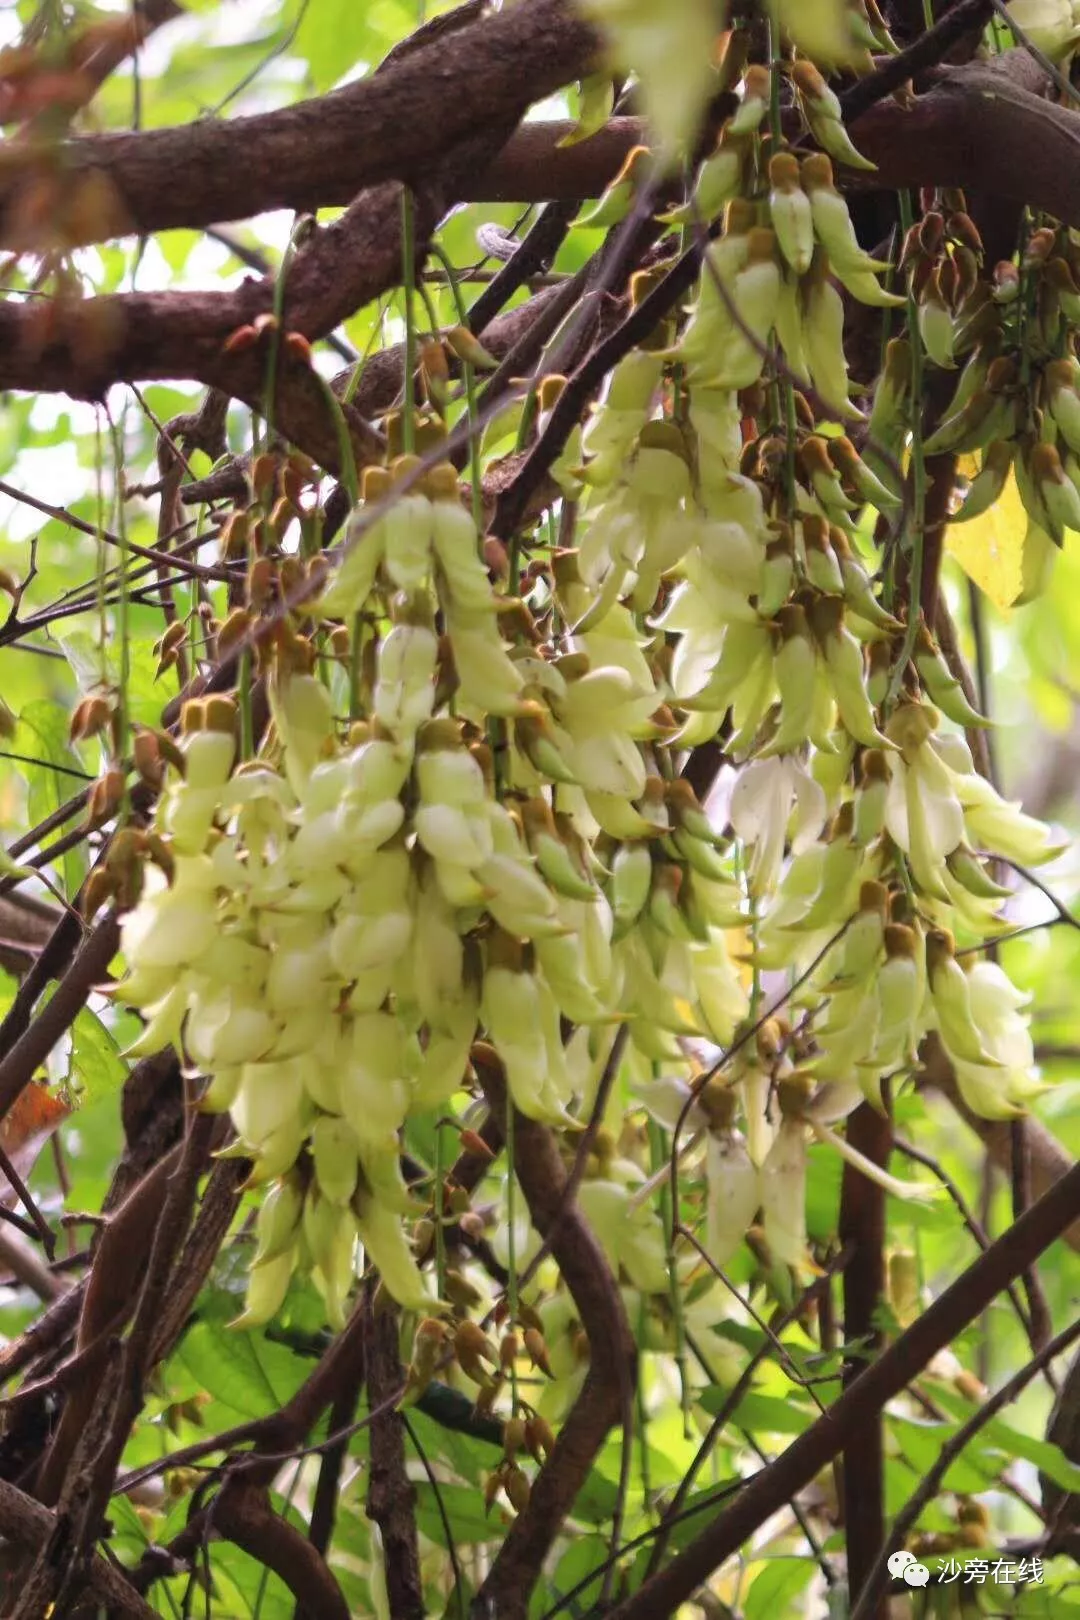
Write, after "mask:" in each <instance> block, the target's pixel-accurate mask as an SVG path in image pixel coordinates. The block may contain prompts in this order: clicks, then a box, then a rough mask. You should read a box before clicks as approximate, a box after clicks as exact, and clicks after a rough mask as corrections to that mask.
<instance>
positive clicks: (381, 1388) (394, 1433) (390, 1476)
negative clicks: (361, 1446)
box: [363, 1285, 424, 1620]
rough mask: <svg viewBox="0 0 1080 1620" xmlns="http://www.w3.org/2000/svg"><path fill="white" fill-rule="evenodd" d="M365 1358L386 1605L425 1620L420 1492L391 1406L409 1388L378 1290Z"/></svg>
mask: <svg viewBox="0 0 1080 1620" xmlns="http://www.w3.org/2000/svg"><path fill="white" fill-rule="evenodd" d="M363 1311H364V1325H365V1333H364V1353H365V1360H366V1379H367V1393H368V1409H369V1411H370V1412H371V1414H372V1416H371V1426H370V1430H369V1433H370V1446H371V1462H370V1467H369V1474H368V1498H367V1514H368V1518H369V1519H372V1520H374V1522H375V1523H376V1524H377V1525H378V1527H379V1531H380V1533H381V1535H382V1544H383V1559H384V1566H385V1570H386V1599H387V1603H388V1605H389V1608H390V1620H424V1587H423V1582H422V1581H421V1579H420V1549H419V1545H418V1543H417V1539H416V1517H415V1514H414V1511H413V1509H414V1504H415V1501H416V1492H415V1490H414V1489H413V1486H412V1482H411V1481H410V1479H409V1476H408V1474H407V1473H406V1470H405V1425H404V1423H403V1421H402V1417H401V1413H400V1412H397V1411H395V1410H394V1407H393V1405H392V1404H391V1405H389V1408H388V1409H387V1410H380V1408H384V1407H387V1403H392V1402H393V1401H394V1400H395V1399H396V1397H397V1394H398V1392H399V1390H400V1389H401V1388H402V1385H403V1384H404V1382H405V1370H404V1368H403V1367H402V1365H401V1357H400V1355H399V1353H398V1315H397V1311H396V1309H395V1308H394V1306H393V1305H392V1304H391V1303H390V1301H389V1300H385V1299H384V1300H380V1301H379V1302H378V1303H376V1301H375V1289H374V1286H373V1285H368V1287H367V1288H366V1289H365V1291H364V1304H363Z"/></svg>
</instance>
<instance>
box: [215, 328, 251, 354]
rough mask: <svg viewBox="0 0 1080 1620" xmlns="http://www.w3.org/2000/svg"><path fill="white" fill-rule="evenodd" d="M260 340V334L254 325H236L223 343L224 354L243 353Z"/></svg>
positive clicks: (222, 350)
mask: <svg viewBox="0 0 1080 1620" xmlns="http://www.w3.org/2000/svg"><path fill="white" fill-rule="evenodd" d="M258 341H259V334H258V332H257V331H256V330H255V328H254V327H253V326H235V327H234V328H233V330H232V331H231V332H230V333H229V335H228V337H227V338H226V339H225V341H224V343H222V345H221V352H222V353H223V354H243V353H244V352H245V350H247V349H253V348H254V347H255V345H256V344H257V343H258Z"/></svg>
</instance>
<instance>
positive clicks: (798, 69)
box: [789, 56, 828, 101]
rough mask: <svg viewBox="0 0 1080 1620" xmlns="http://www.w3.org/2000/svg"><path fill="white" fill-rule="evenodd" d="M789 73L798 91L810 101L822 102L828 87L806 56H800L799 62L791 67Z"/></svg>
mask: <svg viewBox="0 0 1080 1620" xmlns="http://www.w3.org/2000/svg"><path fill="white" fill-rule="evenodd" d="M789 72H790V74H791V81H792V83H793V84H794V86H795V88H796V90H798V91H799V92H800V93H801V94H802V95H804V96H806V97H807V99H808V100H810V101H820V100H821V97H822V96H823V95H824V94H825V91H826V89H827V88H828V87H827V85H826V83H825V80H824V79H823V78H822V76H821V74H820V73H819V71H818V69H817V68H816V67H815V66H814V64H813V62H810V61H808V60H807V58H806V57H805V56H800V57H799V59H798V61H797V62H794V63H793V64H792V65H791V67H790V69H789Z"/></svg>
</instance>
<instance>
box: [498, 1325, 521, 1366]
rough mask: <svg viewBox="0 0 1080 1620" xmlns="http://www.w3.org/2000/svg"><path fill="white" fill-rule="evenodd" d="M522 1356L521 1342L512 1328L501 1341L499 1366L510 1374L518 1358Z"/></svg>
mask: <svg viewBox="0 0 1080 1620" xmlns="http://www.w3.org/2000/svg"><path fill="white" fill-rule="evenodd" d="M520 1354H521V1340H520V1339H519V1338H518V1336H517V1334H516V1333H515V1332H514V1330H513V1329H512V1328H511V1330H510V1331H509V1332H508V1333H504V1334H503V1336H502V1338H501V1339H500V1340H499V1366H500V1367H501V1368H502V1369H503V1371H504V1372H509V1371H510V1368H511V1367H512V1366H513V1365H514V1362H515V1361H516V1360H517V1358H518V1356H519V1355H520Z"/></svg>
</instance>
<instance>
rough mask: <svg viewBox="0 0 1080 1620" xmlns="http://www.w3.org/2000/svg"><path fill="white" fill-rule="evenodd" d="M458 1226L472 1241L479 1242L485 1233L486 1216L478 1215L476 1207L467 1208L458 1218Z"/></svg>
mask: <svg viewBox="0 0 1080 1620" xmlns="http://www.w3.org/2000/svg"><path fill="white" fill-rule="evenodd" d="M458 1226H459V1227H460V1228H461V1231H462V1232H463V1233H464V1235H465V1236H466V1237H467V1238H468V1239H469V1240H470V1242H473V1243H479V1242H480V1240H481V1238H482V1237H483V1235H484V1217H483V1216H482V1215H478V1214H477V1213H476V1211H475V1209H467V1210H466V1211H465V1213H464V1215H462V1216H460V1217H459V1218H458Z"/></svg>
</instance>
